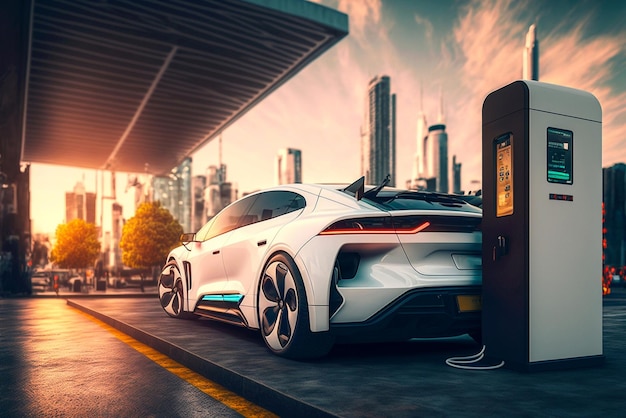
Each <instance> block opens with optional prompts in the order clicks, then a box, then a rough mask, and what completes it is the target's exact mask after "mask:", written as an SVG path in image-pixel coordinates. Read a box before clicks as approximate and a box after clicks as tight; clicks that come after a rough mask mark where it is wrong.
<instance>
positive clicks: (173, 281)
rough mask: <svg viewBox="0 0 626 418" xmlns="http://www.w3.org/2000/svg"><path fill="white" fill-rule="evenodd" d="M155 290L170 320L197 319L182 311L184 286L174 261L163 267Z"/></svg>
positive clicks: (191, 314)
mask: <svg viewBox="0 0 626 418" xmlns="http://www.w3.org/2000/svg"><path fill="white" fill-rule="evenodd" d="M157 288H158V290H159V302H160V303H161V307H162V308H163V310H164V311H165V313H167V314H168V315H169V316H171V317H172V318H179V319H194V318H197V316H196V315H194V314H193V313H190V312H185V311H184V302H183V301H184V299H185V298H184V295H185V285H184V282H183V277H182V276H181V274H180V269H179V268H178V265H177V264H176V262H175V261H173V260H172V261H170V262H169V263H167V264H166V265H165V267H163V269H162V270H161V274H160V275H159V281H158V285H157Z"/></svg>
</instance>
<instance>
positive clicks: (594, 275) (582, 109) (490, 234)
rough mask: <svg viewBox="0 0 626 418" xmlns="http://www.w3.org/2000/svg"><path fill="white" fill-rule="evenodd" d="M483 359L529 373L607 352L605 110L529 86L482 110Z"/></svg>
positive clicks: (503, 93)
mask: <svg viewBox="0 0 626 418" xmlns="http://www.w3.org/2000/svg"><path fill="white" fill-rule="evenodd" d="M482 159H483V171H482V176H483V180H482V181H483V221H482V233H483V241H482V242H483V243H482V257H483V293H482V304H483V312H482V316H483V320H482V326H483V329H482V332H483V343H484V345H485V358H487V359H491V360H493V361H501V360H502V361H504V363H505V367H510V368H513V369H518V370H524V371H536V370H546V369H555V368H572V367H582V366H593V365H597V364H600V363H602V361H603V360H604V356H603V352H602V349H603V347H602V280H601V275H602V110H601V107H600V103H599V102H598V100H597V99H596V98H595V97H594V96H593V95H592V94H590V93H587V92H584V91H581V90H575V89H571V88H566V87H562V86H557V85H552V84H547V83H543V82H537V81H530V80H522V81H516V82H513V83H511V84H509V85H507V86H505V87H502V88H501V89H499V90H496V91H494V92H492V93H491V94H489V95H488V96H487V97H486V99H485V101H484V103H483V147H482Z"/></svg>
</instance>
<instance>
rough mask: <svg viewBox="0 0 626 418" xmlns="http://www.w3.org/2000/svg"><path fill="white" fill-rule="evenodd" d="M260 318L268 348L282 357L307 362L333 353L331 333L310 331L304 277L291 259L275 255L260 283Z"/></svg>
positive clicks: (280, 254) (282, 255)
mask: <svg viewBox="0 0 626 418" xmlns="http://www.w3.org/2000/svg"><path fill="white" fill-rule="evenodd" d="M257 306H258V315H259V322H260V328H261V336H262V337H263V340H264V341H265V344H266V345H267V347H268V348H269V349H270V350H271V351H272V352H273V353H274V354H277V355H279V356H282V357H287V358H292V359H306V358H315V357H321V356H324V355H325V354H327V353H328V351H330V348H331V347H332V345H333V339H332V337H331V335H330V333H329V332H321V333H318V332H311V329H310V324H309V310H308V304H307V295H306V291H305V289H304V284H303V282H302V276H301V275H300V272H299V270H298V268H297V266H296V264H295V263H294V261H293V260H292V259H291V257H289V256H287V255H286V254H282V253H279V254H276V255H274V256H273V257H272V258H271V259H270V260H269V261H268V263H267V265H266V266H265V269H264V270H263V275H262V277H261V281H260V283H259V292H258V303H257Z"/></svg>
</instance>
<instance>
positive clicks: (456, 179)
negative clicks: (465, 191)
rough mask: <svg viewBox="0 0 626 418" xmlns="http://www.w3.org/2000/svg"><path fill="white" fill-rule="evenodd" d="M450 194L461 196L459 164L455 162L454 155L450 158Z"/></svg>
mask: <svg viewBox="0 0 626 418" xmlns="http://www.w3.org/2000/svg"><path fill="white" fill-rule="evenodd" d="M452 193H455V194H461V163H457V162H456V155H453V156H452Z"/></svg>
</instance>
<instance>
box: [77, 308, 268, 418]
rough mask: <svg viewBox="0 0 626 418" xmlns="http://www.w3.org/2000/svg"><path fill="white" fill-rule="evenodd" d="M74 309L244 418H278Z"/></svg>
mask: <svg viewBox="0 0 626 418" xmlns="http://www.w3.org/2000/svg"><path fill="white" fill-rule="evenodd" d="M73 309H74V310H76V311H77V312H79V313H80V314H81V315H83V316H85V317H87V318H88V319H90V320H91V321H93V322H95V323H97V324H98V325H100V326H101V327H102V328H104V329H106V330H107V331H109V332H110V333H111V334H113V336H115V337H116V338H117V339H118V340H120V341H122V342H123V343H125V344H127V345H129V346H130V347H132V348H134V349H135V350H136V351H138V352H140V353H141V354H143V355H144V356H146V357H148V358H149V359H150V360H152V361H153V362H155V363H156V364H158V365H160V366H161V367H163V368H164V369H166V370H167V371H169V372H170V373H172V374H175V375H176V376H178V377H180V378H181V379H183V380H184V381H186V382H188V383H189V384H191V385H193V386H195V387H196V388H198V389H199V390H201V391H202V392H204V393H205V394H207V395H209V396H210V397H211V398H213V399H215V400H217V401H219V402H221V403H223V404H224V405H226V406H227V407H229V408H230V409H232V410H234V411H236V412H238V413H240V414H241V415H243V416H244V417H255V418H256V417H258V418H265V417H267V418H269V417H278V415H275V414H273V413H271V412H270V411H268V410H266V409H264V408H261V407H260V406H258V405H256V404H254V403H252V402H250V401H248V400H247V399H245V398H242V397H241V396H239V395H237V394H235V393H233V392H231V391H230V390H228V389H226V388H225V387H223V386H221V385H219V384H217V383H215V382H213V381H211V380H209V379H207V378H206V377H204V376H202V375H200V374H198V373H196V372H194V371H193V370H191V369H188V368H187V367H185V366H183V365H182V364H180V363H178V362H176V361H174V360H172V359H171V358H169V357H168V356H166V355H165V354H163V353H161V352H159V351H157V350H155V349H154V348H152V347H149V346H147V345H146V344H143V343H141V342H139V341H137V340H136V339H134V338H133V337H131V336H129V335H127V334H124V333H123V332H121V331H119V330H118V329H116V328H113V327H112V326H110V325H109V324H107V323H105V322H103V321H101V320H99V319H98V318H95V317H93V316H91V315H89V314H88V313H86V312H83V311H81V310H80V309H77V308H73Z"/></svg>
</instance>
